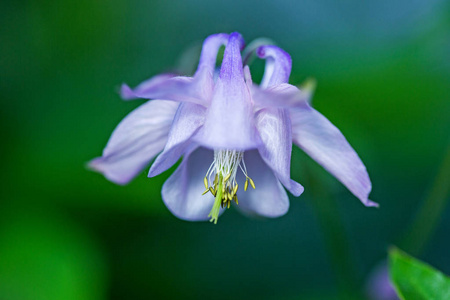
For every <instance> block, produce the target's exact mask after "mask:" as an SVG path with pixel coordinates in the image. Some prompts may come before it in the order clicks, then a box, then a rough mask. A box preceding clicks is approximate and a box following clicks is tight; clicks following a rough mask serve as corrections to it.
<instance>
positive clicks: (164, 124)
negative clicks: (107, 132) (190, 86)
mask: <svg viewBox="0 0 450 300" xmlns="http://www.w3.org/2000/svg"><path fill="white" fill-rule="evenodd" d="M178 105H179V104H178V103H176V102H172V101H163V100H153V101H148V102H147V103H144V104H143V105H141V106H139V107H138V108H137V109H135V110H134V111H133V112H131V113H130V114H129V115H128V116H127V117H125V119H123V120H122V122H120V123H119V125H118V126H117V127H116V129H115V130H114V132H113V133H112V135H111V138H110V139H109V141H108V144H107V145H106V147H105V149H104V150H103V155H102V157H98V158H95V159H93V160H91V161H90V162H89V164H88V166H89V167H90V168H91V169H93V170H95V171H97V172H100V173H102V174H103V175H104V176H105V177H106V178H108V179H109V180H111V181H112V182H115V183H117V184H126V183H128V182H129V181H130V180H131V179H133V178H134V177H135V176H136V175H137V174H138V173H139V172H140V171H142V169H143V168H144V167H145V166H146V165H148V164H149V163H150V160H151V159H152V158H153V157H154V156H156V154H158V152H160V151H161V150H162V149H163V148H164V145H165V143H166V141H167V136H168V133H169V130H170V125H171V124H172V120H173V118H174V116H175V112H176V110H177V108H178Z"/></svg>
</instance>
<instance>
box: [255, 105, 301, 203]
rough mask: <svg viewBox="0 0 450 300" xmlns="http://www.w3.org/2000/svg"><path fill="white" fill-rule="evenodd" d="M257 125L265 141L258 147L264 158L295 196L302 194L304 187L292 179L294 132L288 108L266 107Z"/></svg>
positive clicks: (259, 113) (258, 116) (259, 114)
mask: <svg viewBox="0 0 450 300" xmlns="http://www.w3.org/2000/svg"><path fill="white" fill-rule="evenodd" d="M256 127H257V128H258V131H259V135H260V136H261V140H262V142H263V143H262V145H261V146H260V147H259V148H258V150H259V153H260V155H261V157H262V159H263V160H264V162H265V163H266V164H267V165H268V166H269V167H270V168H271V169H272V170H273V172H274V173H275V175H276V176H277V178H278V179H279V180H280V181H281V183H282V184H283V185H284V186H285V187H286V188H287V189H288V190H289V191H290V192H291V193H292V194H293V195H294V196H297V197H298V196H300V194H301V193H303V190H304V189H303V187H302V186H301V185H300V184H299V183H297V182H295V181H293V180H291V172H290V167H291V152H292V132H291V121H290V118H289V114H288V112H287V110H286V109H279V108H265V109H263V110H261V111H259V112H258V114H257V116H256Z"/></svg>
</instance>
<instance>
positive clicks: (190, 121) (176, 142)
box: [148, 103, 205, 177]
mask: <svg viewBox="0 0 450 300" xmlns="http://www.w3.org/2000/svg"><path fill="white" fill-rule="evenodd" d="M204 118H205V108H204V107H203V106H200V105H197V104H193V103H181V104H180V107H179V108H178V111H177V113H176V115H175V118H174V120H173V124H172V128H171V129H170V132H169V138H168V140H167V144H166V146H165V147H164V151H163V152H162V153H161V154H160V155H158V157H157V158H156V160H155V162H154V163H153V165H152V167H151V168H150V172H149V174H148V176H149V177H154V176H156V175H158V174H161V173H162V172H164V171H165V170H167V169H168V168H170V167H171V166H172V165H173V164H174V163H176V162H177V161H178V160H179V159H180V157H181V155H183V154H184V153H185V151H186V149H188V147H189V145H190V144H191V138H192V137H193V136H194V135H195V133H196V132H197V131H198V130H199V128H200V127H201V126H202V125H203V122H204Z"/></svg>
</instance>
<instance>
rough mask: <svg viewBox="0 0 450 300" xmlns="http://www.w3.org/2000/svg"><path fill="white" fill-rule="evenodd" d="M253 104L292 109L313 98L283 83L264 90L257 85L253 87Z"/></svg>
mask: <svg viewBox="0 0 450 300" xmlns="http://www.w3.org/2000/svg"><path fill="white" fill-rule="evenodd" d="M251 91H252V97H253V102H254V103H255V106H257V107H260V108H261V107H280V108H291V107H296V106H301V105H302V103H303V102H306V101H308V100H309V98H310V97H311V94H310V93H306V92H303V91H301V90H299V89H298V88H297V87H295V86H293V85H290V84H287V83H281V84H277V85H274V86H271V87H269V88H267V89H262V88H260V87H258V86H256V85H252V86H251Z"/></svg>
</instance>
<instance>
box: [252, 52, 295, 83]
mask: <svg viewBox="0 0 450 300" xmlns="http://www.w3.org/2000/svg"><path fill="white" fill-rule="evenodd" d="M256 53H257V55H258V56H259V57H260V58H265V59H266V68H265V70H264V77H263V79H262V81H261V84H260V86H261V87H262V88H267V87H270V86H274V85H277V84H280V83H287V82H288V81H289V76H290V75H291V68H292V60H291V56H290V55H289V54H288V53H287V52H285V51H284V50H283V49H281V48H279V47H277V46H262V47H259V48H258V50H257V52H256Z"/></svg>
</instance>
